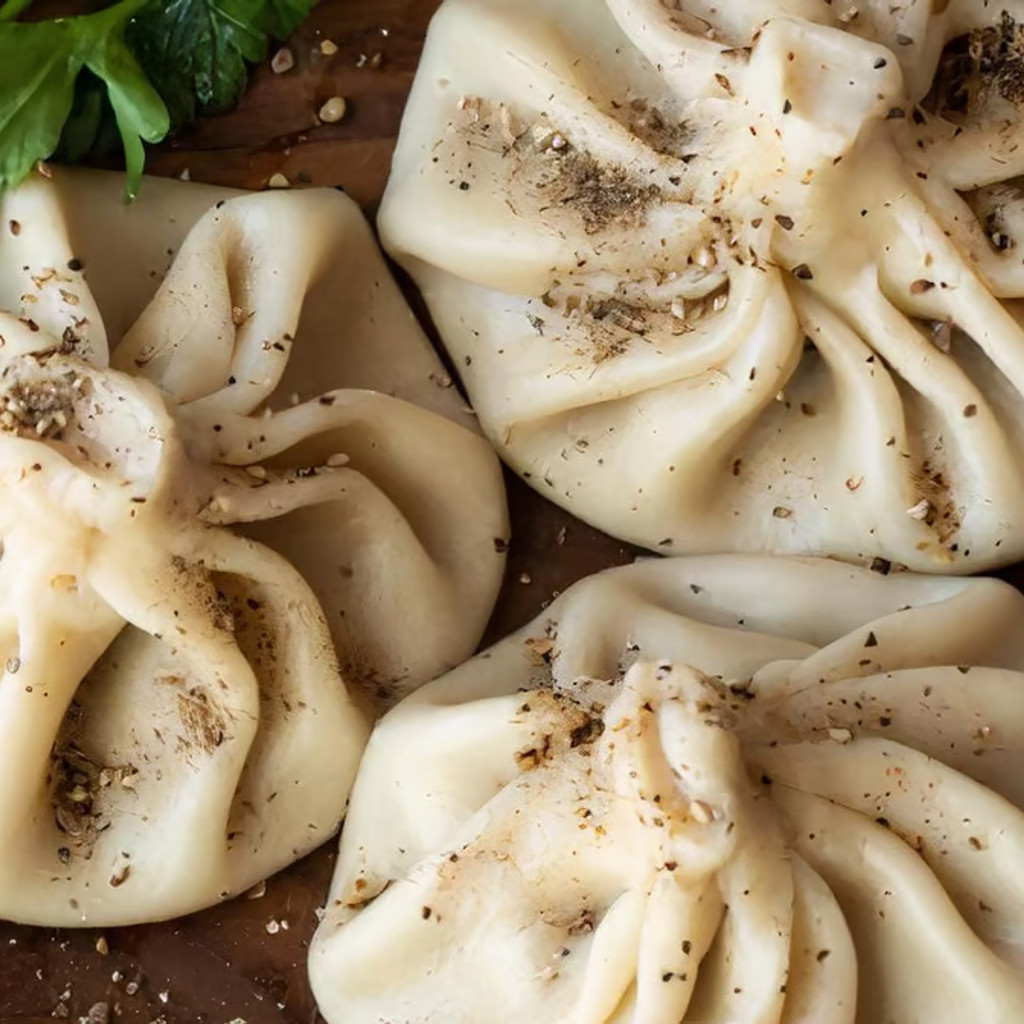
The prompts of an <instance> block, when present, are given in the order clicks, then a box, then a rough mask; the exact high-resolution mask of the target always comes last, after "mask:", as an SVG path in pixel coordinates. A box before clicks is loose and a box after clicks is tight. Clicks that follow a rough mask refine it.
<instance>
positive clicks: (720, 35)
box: [379, 0, 1024, 572]
mask: <svg viewBox="0 0 1024 1024" xmlns="http://www.w3.org/2000/svg"><path fill="white" fill-rule="evenodd" d="M741 6H742V11H740V10H737V11H735V12H734V11H732V10H731V8H730V9H729V10H726V9H725V5H720V6H718V7H715V6H714V5H710V6H709V5H708V4H705V3H701V2H697V0H693V2H690V0H683V2H682V3H679V4H676V5H674V6H672V7H671V9H670V8H669V7H667V6H666V5H664V4H661V3H658V2H656V0H644V2H640V3H636V2H625V0H587V2H575V0H560V2H558V3H554V4H551V3H544V4H540V3H538V2H534V0H531V2H527V3H522V4H510V3H507V2H505V0H486V2H483V3H480V2H476V0H472V2H470V0H447V2H446V3H444V4H443V5H442V7H441V9H440V11H439V12H438V14H437V16H436V17H435V20H434V22H433V24H432V27H431V30H430V34H429V37H428V41H427V45H426V48H425V51H424V57H423V60H422V62H421V65H420V70H419V72H418V75H417V79H416V82H415V84H414V88H413V93H412V97H411V100H410V104H409V107H408V111H407V114H406V117H405V119H404V122H403V126H402V132H401V136H400V139H399V146H398V150H397V153H396V157H395V161H394V165H393V170H392V176H391V179H390V182H389V186H388V191H387V194H386V196H385V199H384V202H383V204H382V207H381V212H380V217H379V223H380V228H381V233H382V237H383V239H384V242H385V245H386V247H387V248H388V249H389V251H391V252H392V254H393V255H394V256H395V258H396V259H398V260H399V261H400V262H401V263H403V265H405V266H406V267H407V268H408V269H409V271H410V272H411V273H412V275H413V277H414V279H415V280H416V281H417V283H418V284H419V286H420V288H421V290H422V292H423V294H424V296H425V298H426V301H427V304H428V306H429V308H430V310H431V313H432V315H433V317H434V319H435V321H436V323H437V325H438V328H439V330H440V333H441V336H442V338H443V339H444V341H445V344H446V345H447V347H448V349H449V351H450V352H451V354H452V358H453V361H454V363H455V365H456V367H457V369H458V371H459V373H460V374H461V376H462V378H463V380H464V382H465V384H466V387H467V389H468V391H469V394H470V396H471V398H472V400H473V403H474V407H475V408H476V409H477V411H478V412H479V414H480V418H481V424H482V425H483V427H484V429H485V430H486V431H487V433H488V436H490V437H491V439H492V441H493V442H494V443H495V445H496V446H497V448H498V449H499V451H500V452H501V454H502V456H503V457H504V458H505V459H506V461H507V462H508V463H509V465H510V466H511V467H512V468H513V469H514V470H515V471H516V472H517V473H519V474H520V475H521V476H522V477H523V478H524V479H526V480H527V481H528V482H529V483H530V484H531V485H532V486H534V487H535V488H537V490H538V491H540V493H542V494H543V495H545V496H546V497H548V498H550V499H551V500H553V501H555V502H557V503H558V504H560V505H562V506H563V507H565V508H567V509H568V510H569V511H571V512H573V513H574V514H575V515H578V516H580V517H581V518H583V519H586V520H587V521H588V522H591V523H593V524H594V525H596V526H598V527H600V528H601V529H603V530H605V531H606V532H609V533H611V534H613V535H614V536H617V537H621V538H623V539H627V540H630V541H632V542H634V543H637V544H641V545H644V546H646V547H648V548H651V549H654V550H657V551H659V552H660V553H669V554H682V553H697V552H713V551H722V550H745V551H775V552H783V553H785V552H793V553H799V554H820V555H832V556H839V557H843V558H846V559H850V560H865V561H870V560H871V559H872V558H876V557H878V558H885V559H888V560H890V561H896V562H900V563H902V564H905V565H907V566H910V567H911V568H912V569H915V570H919V571H937V572H970V571H977V570H979V569H984V568H987V567H991V566H995V565H998V564H1009V563H1011V562H1013V561H1014V560H1016V559H1018V558H1020V557H1021V556H1022V554H1024V529H1022V525H1021V524H1022V522H1024V466H1022V464H1021V461H1020V457H1019V454H1018V453H1019V450H1020V441H1021V437H1020V430H1019V422H1020V419H1021V409H1022V398H1021V394H1022V389H1024V362H1022V353H1024V334H1022V331H1021V326H1020V320H1021V318H1020V310H1019V308H1018V307H1019V304H1020V299H1021V297H1022V296H1024V276H1022V274H1021V270H1020V261H1019V259H1017V257H1016V255H1015V253H1016V252H1017V249H1018V232H1019V230H1024V219H1022V216H1021V214H1020V210H1021V209H1024V207H1022V204H1021V196H1020V194H1019V188H1018V182H1017V175H1018V173H1019V172H1018V169H1016V168H1017V166H1018V163H1019V162H1020V159H1019V154H1017V153H1016V152H1015V144H1014V142H1013V139H1014V138H1015V137H1016V134H1017V133H1018V132H1019V128H1020V120H1021V113H1020V109H1021V108H1020V105H1021V102H1022V100H1024V95H1022V94H1021V92H1020V90H1019V88H1017V89H1016V91H1015V90H1014V82H1015V81H1016V80H1017V79H1015V77H1014V76H1015V74H1017V75H1018V77H1019V65H1020V62H1021V56H1020V55H1021V53H1022V52H1024V36H1022V35H1021V29H1020V27H1019V26H1018V25H1017V23H1016V21H1015V20H1014V17H1013V16H1012V15H1013V12H1012V11H1010V10H1009V8H1007V9H1006V10H1003V9H1001V8H1002V7H1006V5H989V6H984V7H983V8H979V7H978V5H977V4H975V3H973V2H972V0H960V2H954V3H949V4H943V5H934V7H933V6H932V5H929V4H927V3H913V4H906V5H903V6H902V7H901V8H900V10H899V11H892V12H889V13H885V12H883V11H882V8H881V7H879V6H878V5H873V4H867V5H864V4H861V5H857V6H856V7H854V6H851V5H847V6H848V8H849V9H848V10H846V11H843V10H841V9H839V8H838V7H836V6H835V5H828V4H826V3H824V2H817V0H808V2H806V3H789V2H782V0H765V2H763V3H756V4H744V5H741ZM876 8H877V9H876ZM424 211H427V212H426V214H425V213H424Z"/></svg>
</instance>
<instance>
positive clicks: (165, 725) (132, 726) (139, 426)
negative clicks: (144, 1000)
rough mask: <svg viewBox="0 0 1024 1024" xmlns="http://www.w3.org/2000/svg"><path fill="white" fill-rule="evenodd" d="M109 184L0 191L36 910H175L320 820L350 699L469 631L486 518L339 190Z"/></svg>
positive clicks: (14, 565) (398, 680)
mask: <svg viewBox="0 0 1024 1024" xmlns="http://www.w3.org/2000/svg"><path fill="white" fill-rule="evenodd" d="M150 185H152V188H151V187H150ZM118 189H119V186H118V183H117V179H116V176H114V175H110V176H104V175H92V174H83V175H79V174H77V173H67V172H59V173H57V174H56V176H55V177H54V178H53V179H50V178H45V177H43V176H41V175H40V176H36V177H34V178H33V179H31V180H30V181H29V182H27V183H26V184H25V185H24V186H22V187H21V188H19V189H17V190H15V191H13V192H10V193H8V194H7V195H5V196H4V198H3V201H2V204H0V205H2V206H3V210H2V211H0V213H2V216H0V225H3V228H2V230H0V499H2V500H0V542H2V545H3V546H2V556H0V665H2V666H3V667H4V672H3V676H2V679H0V768H2V771H0V779H2V781H0V916H3V917H7V918H11V919H13V920H18V921H23V922H27V923H36V924H46V925H53V926H75V925H83V924H87V925H91V926H108V925H119V924H127V923H133V922H139V921H151V920H159V919H164V918H168V917H173V916H177V915H179V914H183V913H188V912H190V911H192V910H196V909H199V908H201V907H204V906H207V905H209V904H211V903H214V902H216V901H218V900H221V899H226V898H228V897H230V896H233V895H236V894H238V893H240V892H242V891H244V890H245V889H247V888H249V887H250V886H252V885H253V884H254V883H256V882H258V881H259V880H261V879H263V878H266V877H267V876H268V875H269V874H271V873H272V872H274V871H277V870H279V869H280V868H282V867H284V866H286V865H287V864H289V863H291V862H292V861H294V860H295V859H297V858H298V857H301V856H302V855H303V854H305V853H306V852H308V851H309V850H311V849H313V848H314V847H316V846H318V845H319V844H321V843H322V842H323V841H324V840H326V839H327V838H328V837H329V836H330V835H331V834H333V833H334V832H335V830H336V829H337V827H338V824H339V822H340V820H341V818H342V816H343V814H344V811H345V807H346V804H347V798H348V794H349V790H350V788H351V784H352V781H353V779H354V776H355V772H356V767H357V764H358V761H359V758H360V756H361V753H362V750H363V746H364V744H365V741H366V737H367V734H368V724H367V719H368V715H370V714H372V713H373V712H374V711H375V710H376V709H378V708H380V707H381V706H383V705H386V704H387V703H389V702H393V701H394V700H395V699H396V698H397V697H398V696H399V695H401V694H404V693H407V692H409V691H411V690H412V689H414V688H415V687H416V686H418V685H420V684H421V683H423V682H425V681H426V680H427V679H429V678H431V677H432V676H434V675H436V674H437V673H439V672H441V671H444V670H446V669H447V668H449V667H451V666H452V665H454V664H457V663H458V662H459V661H461V660H463V659H464V658H465V657H466V656H468V654H469V653H470V652H471V651H472V650H473V648H474V646H475V644H476V643H477V641H478V639H479V635H480V633H481V632H482V630H483V627H484V625H485V622H486V618H487V616H488V614H489V612H490V608H491V605H492V604H493V600H494V597H495V595H496V593H497V588H498V586H499V584H500V579H501V570H502V564H503V557H502V554H501V551H503V550H504V544H503V543H502V544H495V540H496V539H500V540H502V541H504V540H505V539H506V538H507V529H508V528H507V520H506V513H505V504H504V493H503V489H502V484H501V476H500V468H499V465H498V462H497V459H496V458H495V456H494V454H493V453H492V452H491V451H490V449H489V447H488V445H487V443H486V442H485V441H484V440H483V439H482V438H480V437H479V436H478V435H477V434H476V433H475V432H473V431H472V430H470V429H468V427H467V426H465V425H463V423H464V422H466V423H468V417H466V416H465V413H464V412H463V411H462V409H461V405H460V403H459V401H458V399H457V397H456V396H455V395H453V394H452V393H451V391H450V390H449V389H445V388H443V387H441V386H439V384H438V383H437V381H440V380H442V377H441V375H442V370H441V368H440V365H439V364H438V363H437V362H436V360H434V359H433V357H431V356H430V354H429V351H428V349H427V346H426V342H425V340H424V339H423V337H422V335H421V334H420V332H419V329H418V328H417V327H416V325H415V321H414V320H413V319H412V317H411V314H410V313H409V311H408V309H407V308H406V307H405V305H404V303H403V301H402V299H401V296H400V294H399V293H398V291H397V289H396V287H395V285H394V283H393V282H392V281H391V280H390V278H388V277H387V274H386V270H385V268H384V265H383V261H382V259H381V257H380V255H379V253H378V252H377V251H376V249H375V248H374V246H373V244H372V237H371V235H370V233H369V229H368V228H367V226H366V225H365V223H364V222H363V221H362V219H361V216H360V214H359V212H358V210H357V208H356V207H355V206H354V204H352V203H351V202H350V201H349V200H348V199H346V198H344V197H343V196H340V195H338V194H336V193H333V192H321V191H310V192H306V193H296V194H294V195H287V196H281V195H277V194H271V195H252V196H236V195H234V194H232V193H227V192H224V191H223V190H216V189H203V188H199V187H197V188H192V187H185V186H183V185H180V184H172V183H164V182H157V181H154V182H152V183H149V182H147V188H146V191H145V195H144V197H143V198H141V199H140V200H139V202H138V203H137V204H136V205H134V206H133V207H131V208H129V209H125V208H122V207H120V206H119V204H118V200H117V195H118ZM85 206H87V207H88V209H87V210H86V209H84V207H85ZM104 225H105V226H106V227H107V229H108V232H107V235H106V236H105V237H97V234H96V232H97V231H99V230H100V229H101V228H102V227H103V226H104ZM86 226H88V227H89V228H90V230H89V231H84V230H83V229H84V227H86ZM153 236H156V237H157V238H158V239H159V242H160V245H161V249H160V252H159V253H154V252H151V251H149V249H148V248H147V247H148V246H150V245H151V244H152V237H153ZM165 243H166V244H165ZM175 250H177V252H176V255H175V256H174V259H173V261H172V262H171V263H170V265H169V266H160V265H159V264H157V263H152V262H149V259H150V257H153V258H156V257H159V258H161V259H164V260H166V258H167V256H168V255H173V254H174V252H175ZM119 274H120V275H121V277H119ZM94 276H95V278H96V279H97V281H98V288H97V290H96V293H95V294H94V292H93V290H92V289H91V288H90V284H91V281H92V279H93V277H94ZM122 277H123V280H122V279H121V278H122ZM350 294H351V295H352V296H353V302H352V304H351V306H350V305H349V304H348V301H347V300H348V298H349V296H350ZM143 296H145V301H140V299H141V298H142V297H143ZM108 311H109V314H110V315H109V316H108ZM381 332H386V336H385V334H383V333H381ZM378 337H379V338H380V339H381V341H380V344H379V345H376V341H377V339H378ZM352 344H355V345H357V346H359V347H360V348H361V351H360V352H359V353H358V354H357V355H352V354H351V352H348V349H349V347H350V345H352ZM375 345H376V347H375ZM346 353H347V354H346ZM403 354H404V356H405V357H406V358H405V359H404V360H403V359H402V357H403ZM388 364H391V365H394V367H395V371H394V373H393V375H392V376H391V377H389V368H388ZM389 380H390V385H389V386H387V387H382V385H384V384H385V382H388V381H389ZM351 384H354V385H356V386H355V387H351V386H350V385H351ZM282 389H287V390H285V391H284V394H282V393H281V392H282ZM385 392H391V393H385Z"/></svg>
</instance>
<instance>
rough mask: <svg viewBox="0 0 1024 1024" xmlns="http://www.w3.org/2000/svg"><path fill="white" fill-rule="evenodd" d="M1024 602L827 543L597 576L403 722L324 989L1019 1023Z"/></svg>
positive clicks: (594, 1013)
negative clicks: (800, 554) (795, 555)
mask: <svg viewBox="0 0 1024 1024" xmlns="http://www.w3.org/2000/svg"><path fill="white" fill-rule="evenodd" d="M837 593H840V594H842V600H841V601H837V600H835V599H834V596H833V595H835V594H837ZM1022 616H1024V600H1022V598H1021V597H1020V595H1019V594H1018V593H1016V592H1015V591H1013V590H1012V589H1010V588H1009V587H1007V586H1005V585H1004V584H1001V583H996V582H994V581H991V580H971V581H964V582H959V581H957V580H955V579H951V578H948V577H947V578H941V577H940V578H925V577H912V576H903V577H896V576H890V577H888V578H884V577H881V576H879V575H876V574H872V573H870V572H868V571H867V570H861V569H851V568H848V567H843V566H840V565H838V564H836V563H834V562H818V561H814V560H805V561H787V560H773V559H768V558H757V557H750V556H747V557H739V556H737V557H718V558H703V559H701V558H693V559H673V560H668V561H661V562H648V563H645V564H640V565H636V566H631V567H629V568H626V569H620V570H614V571H612V572H609V573H605V574H602V575H600V576H596V577H592V578H590V579H588V580H585V581H583V582H582V583H579V584H577V585H576V586H575V587H573V588H571V589H570V590H569V591H567V592H566V594H564V595H563V596H562V597H561V598H559V599H558V601H556V602H555V603H554V604H553V605H552V606H551V607H550V609H549V610H548V612H547V613H546V614H545V615H544V616H543V617H542V618H541V619H540V620H538V621H537V622H535V623H533V624H531V625H530V626H528V627H527V628H526V629H524V630H523V631H522V632H520V633H518V634H516V635H514V636H512V637H510V638H509V639H508V640H505V641H503V642H502V643H500V644H498V645H497V646H495V647H493V648H492V649H490V650H489V651H486V652H484V653H483V654H481V655H479V656H477V657H476V658H474V659H473V660H472V661H470V662H469V663H467V664H466V665H464V666H463V667H462V668H460V669H457V670H456V671H455V672H452V673H450V674H449V675H448V676H445V677H443V678H442V679H439V680H437V681H436V682H434V683H431V684H429V685H428V686H426V687H424V688H423V689H422V690H420V691H418V692H417V693H416V694H415V695H413V696H412V697H410V698H408V699H407V700H406V701H404V702H403V703H402V704H400V705H399V706H398V707H397V708H395V709H394V710H393V711H392V712H390V713H389V714H388V715H387V716H386V717H385V718H384V719H382V720H381V722H380V723H379V724H378V726H377V728H376V730H375V732H374V734H373V735H372V736H371V739H370V743H369V745H368V748H367V753H366V755H365V758H364V761H363V764H362V766H361V768H360V773H359V776H358V778H357V781H356V785H355V789H354V791H353V798H352V805H351V810H350V813H349V817H348V820H347V821H346V825H345V830H344V833H343V835H342V842H341V854H340V859H339V862H338V868H337V873H336V876H335V880H334V884H333V887H332V892H331V899H330V902H329V904H328V907H327V913H326V916H325V918H324V920H323V923H322V925H321V927H320V930H319V932H318V934H317V936H316V938H315V940H314V944H313V946H312V949H311V956H310V971H311V977H312V981H313V985H314V990H315V992H316V995H317V998H318V1001H319V1003H320V1006H321V1009H322V1011H323V1012H324V1013H325V1015H326V1017H327V1019H328V1020H330V1021H332V1022H333V1021H337V1022H341V1021H344V1022H346V1024H362V1022H367V1024H369V1022H375V1021H379V1020H388V1021H391V1022H393V1024H427V1022H434V1021H437V1022H440V1021H444V1022H446V1024H460V1022H465V1024H469V1022H475V1021H481V1020H485V1019H486V1020H489V1021H494V1022H496V1024H522V1022H526V1021H531V1020H544V1021H549V1022H552V1024H556V1022H557V1024H568V1022H575V1024H581V1022H584V1021H586V1022H588V1024H599V1022H609V1024H610V1022H613V1021H614V1022H616V1024H638V1022H640V1021H643V1022H645V1024H679V1022H680V1021H682V1022H693V1024H706V1022H708V1021H714V1022H722V1024H725V1022H735V1021H744V1022H747V1021H758V1022H769V1021H770V1022H793V1024H795V1022H802V1024H832V1022H835V1024H840V1022H842V1024H853V1022H854V1021H883V1020H894V1021H904V1020H906V1021H911V1020H929V1021H935V1022H948V1024H956V1022H959V1021H963V1020H972V1019H984V1020H993V1021H996V1020H999V1021H1003V1020H1006V1021H1009V1020H1015V1019H1017V1018H1018V1017H1019V1016H1020V1015H1021V1014H1022V1013H1024V973H1022V971H1024V931H1022V921H1024V887H1022V885H1021V881H1020V872H1019V870H1018V867H1017V865H1018V864H1019V862H1020V857H1021V854H1022V852H1024V810H1022V808H1024V788H1022V785H1021V782H1020V779H1021V774H1020V767H1021V764H1022V756H1024V672H1022V669H1024V646H1022V644H1021V641H1020V636H1021V633H1020V628H1019V627H1020V623H1021V618H1022ZM972 665H984V666H988V667H980V668H979V667H975V668H972V667H970V666H972Z"/></svg>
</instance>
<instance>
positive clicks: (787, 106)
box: [782, 100, 793, 114]
mask: <svg viewBox="0 0 1024 1024" xmlns="http://www.w3.org/2000/svg"><path fill="white" fill-rule="evenodd" d="M792 109H793V104H792V103H790V102H789V100H786V102H785V103H783V104H782V112H783V113H784V114H788V113H789V112H790V111H791V110H792Z"/></svg>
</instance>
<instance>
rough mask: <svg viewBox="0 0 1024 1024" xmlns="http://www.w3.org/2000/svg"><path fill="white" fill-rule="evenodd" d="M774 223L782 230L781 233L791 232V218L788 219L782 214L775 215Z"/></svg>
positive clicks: (792, 222) (792, 221)
mask: <svg viewBox="0 0 1024 1024" xmlns="http://www.w3.org/2000/svg"><path fill="white" fill-rule="evenodd" d="M775 223H776V224H778V225H779V227H780V228H782V230H783V231H792V230H793V224H794V220H793V218H792V217H788V216H787V215H786V214H784V213H777V214H776V215H775Z"/></svg>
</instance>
